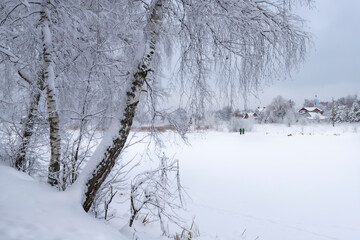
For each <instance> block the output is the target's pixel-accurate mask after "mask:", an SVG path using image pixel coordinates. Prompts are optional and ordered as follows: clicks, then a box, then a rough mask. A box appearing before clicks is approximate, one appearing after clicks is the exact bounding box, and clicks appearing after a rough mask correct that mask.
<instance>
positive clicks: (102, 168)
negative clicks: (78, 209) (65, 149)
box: [83, 0, 163, 212]
mask: <svg viewBox="0 0 360 240" xmlns="http://www.w3.org/2000/svg"><path fill="white" fill-rule="evenodd" d="M162 1H163V0H156V1H155V4H154V5H153V6H154V7H153V9H152V11H151V14H150V16H149V18H148V20H147V26H146V28H145V30H144V34H145V36H146V43H145V44H146V46H145V51H144V57H143V59H142V60H141V61H140V62H139V65H138V67H137V69H136V71H135V73H134V75H133V79H132V82H131V87H130V89H129V90H128V91H127V93H126V94H127V99H126V107H125V109H124V112H123V118H122V120H121V121H120V130H119V131H118V135H117V137H116V138H114V139H113V140H112V143H111V144H110V145H109V146H107V148H106V150H105V152H104V155H103V156H102V158H101V160H100V162H99V163H98V164H97V166H96V168H95V169H94V170H93V171H92V173H91V175H90V176H89V178H88V179H87V181H86V193H85V201H84V202H83V208H84V210H85V211H86V212H87V211H89V209H90V207H91V205H92V203H93V201H94V198H95V196H96V193H97V191H98V190H99V188H100V186H101V184H102V183H103V182H104V181H105V179H106V178H107V176H108V175H109V173H110V172H111V169H112V168H113V167H114V165H115V162H116V159H117V158H118V156H119V154H120V153H121V151H122V149H123V147H124V145H125V142H126V140H127V138H128V135H129V133H130V128H131V126H132V123H133V118H134V115H135V110H136V106H137V105H138V103H139V97H140V93H141V89H142V87H143V84H144V81H145V80H146V77H147V74H148V72H150V71H152V70H151V68H150V65H151V62H152V59H153V56H154V53H155V45H156V43H157V41H158V38H159V28H160V25H161V22H162Z"/></svg>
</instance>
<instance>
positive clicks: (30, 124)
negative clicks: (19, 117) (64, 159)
mask: <svg viewBox="0 0 360 240" xmlns="http://www.w3.org/2000/svg"><path fill="white" fill-rule="evenodd" d="M19 74H20V72H19ZM40 84H41V80H40V79H39V80H38V81H37V84H36V86H33V89H32V92H31V102H30V108H29V111H28V115H27V117H26V120H25V124H24V130H23V135H22V138H21V143H20V146H19V149H18V150H17V153H16V159H15V167H16V168H17V169H18V170H20V171H25V169H26V153H27V150H28V148H29V144H30V139H31V136H32V134H33V132H34V124H35V122H34V120H35V116H36V111H37V110H38V107H39V101H40V95H41V88H40ZM33 85H34V84H33Z"/></svg>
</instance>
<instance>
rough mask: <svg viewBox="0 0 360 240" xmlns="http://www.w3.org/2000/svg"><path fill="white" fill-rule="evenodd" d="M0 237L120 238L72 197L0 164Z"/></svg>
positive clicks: (45, 239)
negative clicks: (85, 210) (88, 213)
mask: <svg viewBox="0 0 360 240" xmlns="http://www.w3.org/2000/svg"><path fill="white" fill-rule="evenodd" d="M0 193H1V194H0V239H1V240H81V239H84V240H85V239H88V240H90V239H93V240H121V239H127V238H125V237H124V236H123V235H122V234H120V233H119V232H118V231H117V230H116V229H114V228H111V227H109V226H106V225H105V224H104V223H102V222H101V221H99V220H96V219H94V218H93V217H91V216H89V215H87V214H86V213H85V212H84V211H83V210H82V208H81V205H80V204H79V203H77V202H75V201H73V197H72V196H71V195H70V194H68V193H64V192H57V191H56V190H54V189H52V188H50V187H49V186H46V185H45V184H42V183H38V182H36V181H35V180H33V179H32V178H31V177H29V176H27V175H26V174H23V173H20V172H17V171H15V170H14V169H12V168H9V167H5V166H1V165H0Z"/></svg>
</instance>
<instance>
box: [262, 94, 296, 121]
mask: <svg viewBox="0 0 360 240" xmlns="http://www.w3.org/2000/svg"><path fill="white" fill-rule="evenodd" d="M294 120H295V109H294V102H293V101H291V100H286V99H284V98H283V97H281V96H277V97H275V98H274V99H273V100H272V101H271V103H270V104H269V106H267V107H266V112H265V121H266V122H270V123H283V122H284V121H286V123H288V124H291V123H292V122H294Z"/></svg>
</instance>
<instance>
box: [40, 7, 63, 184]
mask: <svg viewBox="0 0 360 240" xmlns="http://www.w3.org/2000/svg"><path fill="white" fill-rule="evenodd" d="M50 5H51V3H50V0H43V2H42V10H41V13H40V14H41V19H40V22H41V40H42V44H43V58H44V59H43V77H44V83H45V86H46V100H47V110H48V115H49V125H50V148H51V158H50V164H49V175H48V183H50V184H51V185H52V186H56V185H57V184H58V183H59V173H60V150H61V146H60V145H61V138H60V132H59V129H60V128H59V114H58V112H57V108H56V96H55V83H54V81H55V74H54V69H53V59H52V53H51V50H52V39H51V37H52V36H51V32H50V20H49V19H50V18H49V16H50V15H49V14H50V13H49V9H48V7H49V6H50Z"/></svg>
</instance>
